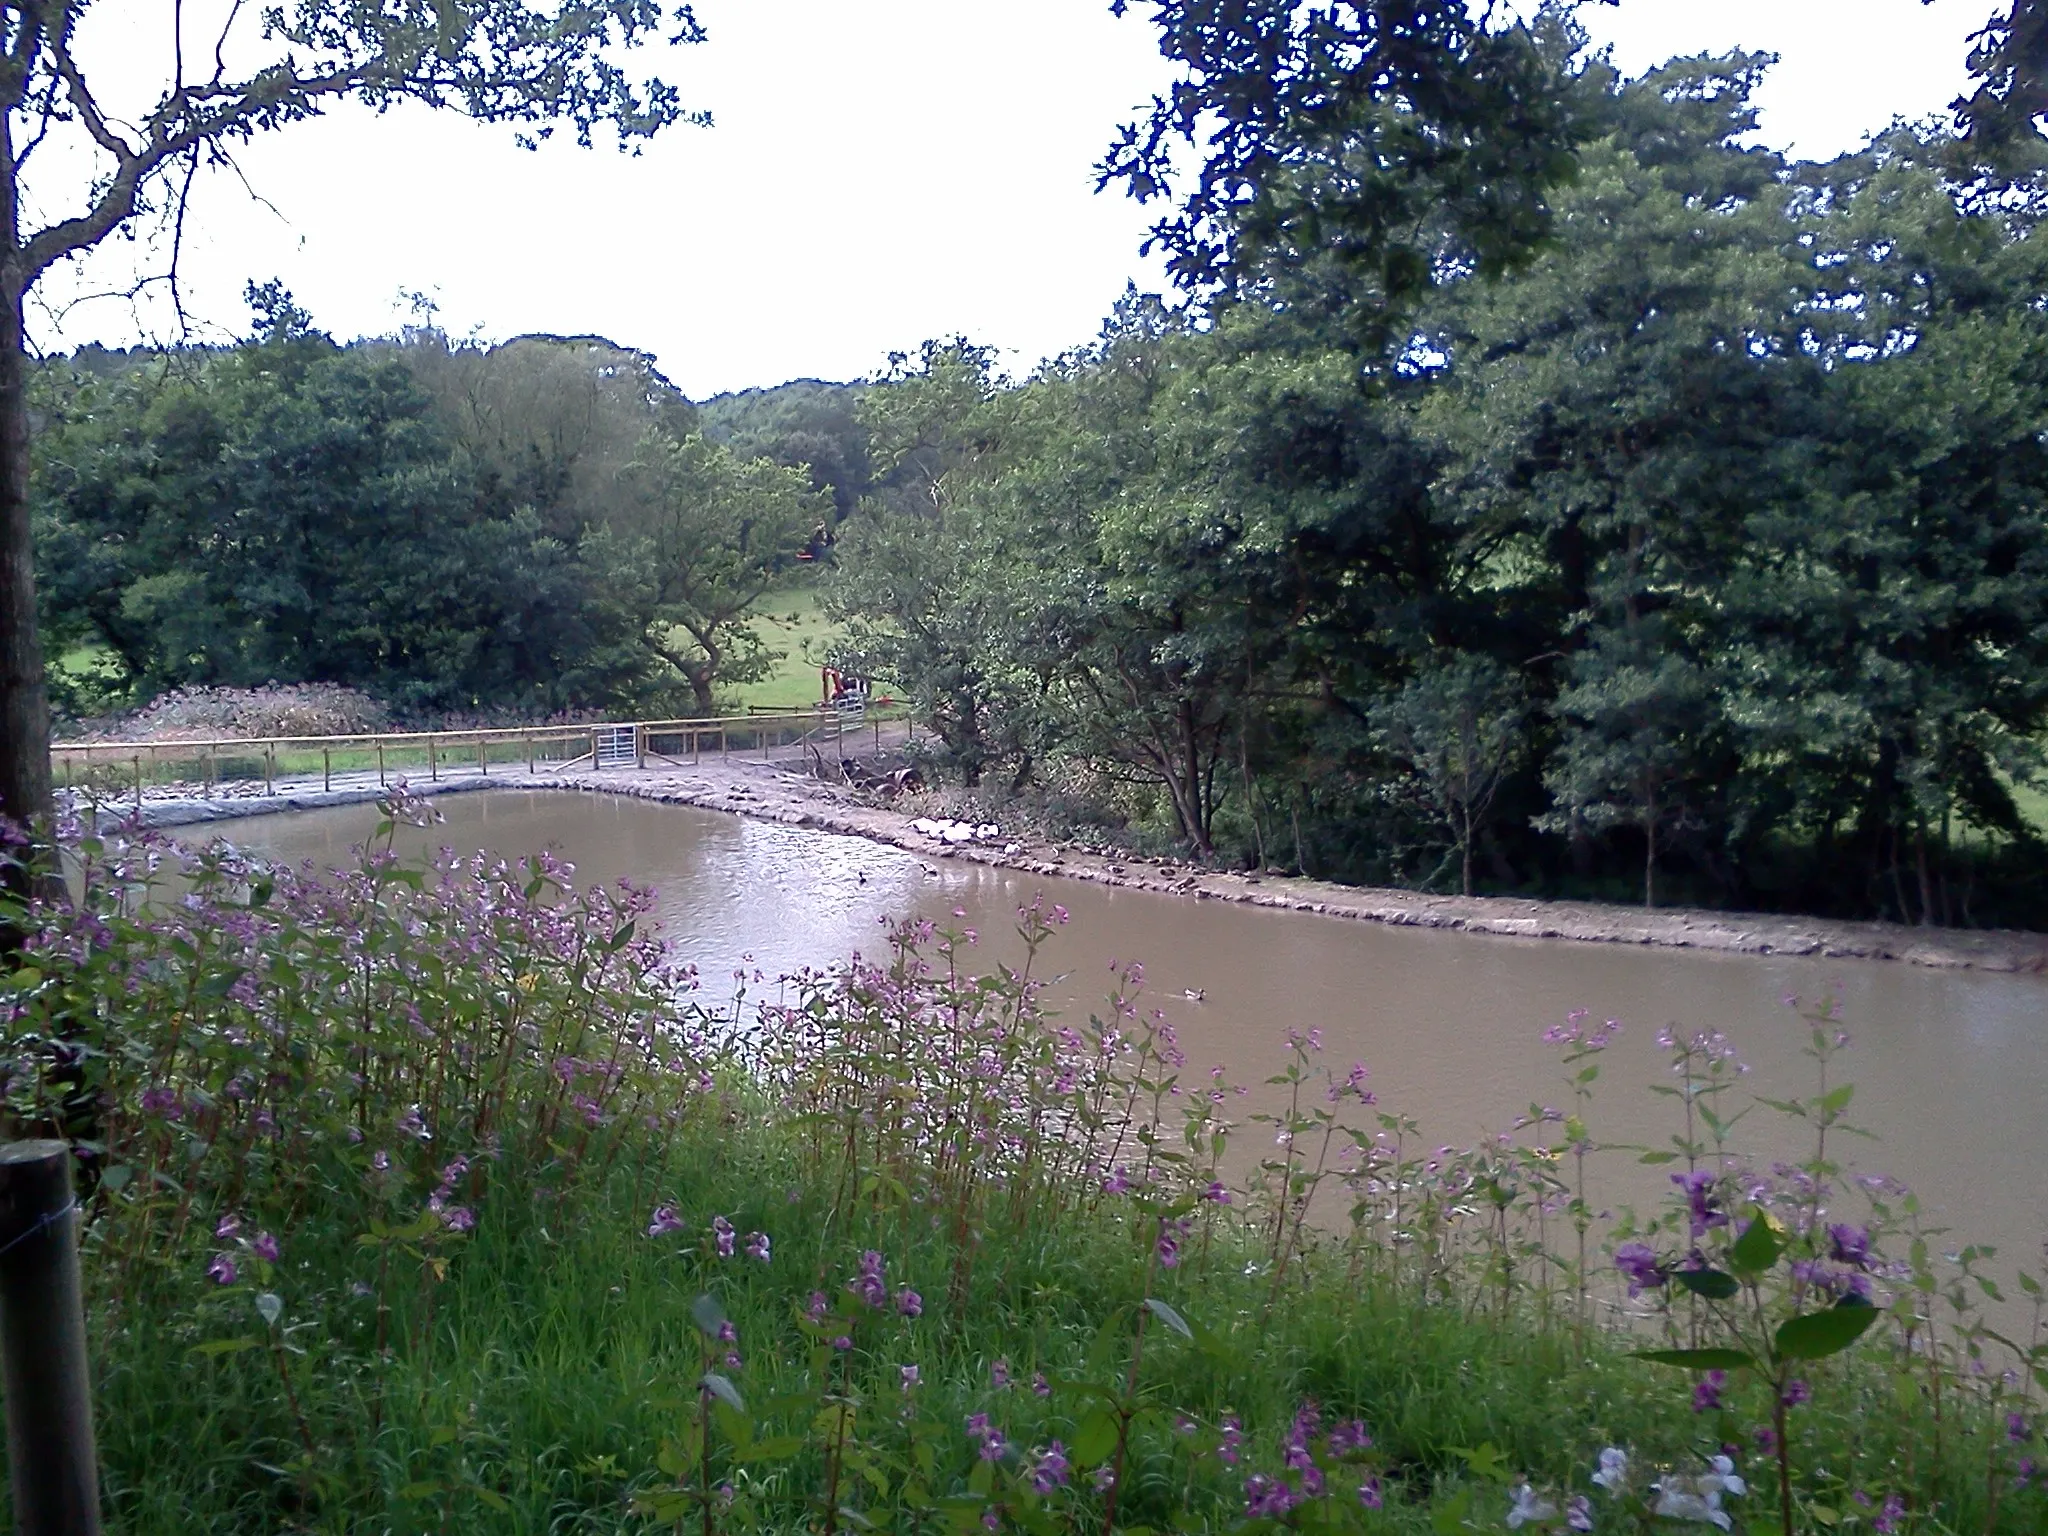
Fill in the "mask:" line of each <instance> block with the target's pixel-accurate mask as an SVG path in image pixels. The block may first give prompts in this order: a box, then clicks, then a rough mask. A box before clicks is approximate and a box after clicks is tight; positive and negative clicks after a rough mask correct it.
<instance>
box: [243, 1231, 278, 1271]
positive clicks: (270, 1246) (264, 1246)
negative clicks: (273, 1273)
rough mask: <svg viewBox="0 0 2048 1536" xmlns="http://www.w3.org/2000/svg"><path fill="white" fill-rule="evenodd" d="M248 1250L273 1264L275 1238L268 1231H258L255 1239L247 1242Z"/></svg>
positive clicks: (274, 1258) (275, 1247) (275, 1246)
mask: <svg viewBox="0 0 2048 1536" xmlns="http://www.w3.org/2000/svg"><path fill="white" fill-rule="evenodd" d="M249 1251H250V1252H251V1253H253V1254H255V1255H256V1257H257V1258H259V1259H262V1260H263V1261H264V1262H265V1263H268V1264H275V1263H276V1262H277V1239H276V1238H274V1237H272V1236H271V1235H270V1234H269V1233H268V1232H258V1233H257V1234H256V1240H255V1241H254V1242H252V1243H250V1244H249Z"/></svg>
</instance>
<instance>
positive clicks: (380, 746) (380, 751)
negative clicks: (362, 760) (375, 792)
mask: <svg viewBox="0 0 2048 1536" xmlns="http://www.w3.org/2000/svg"><path fill="white" fill-rule="evenodd" d="M377 787H378V788H379V789H382V788H383V787H384V743H383V742H381V741H380V742H378V743H377Z"/></svg>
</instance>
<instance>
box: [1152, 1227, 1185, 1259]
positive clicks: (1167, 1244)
mask: <svg viewBox="0 0 2048 1536" xmlns="http://www.w3.org/2000/svg"><path fill="white" fill-rule="evenodd" d="M1157 1251H1158V1254H1159V1267H1160V1268H1161V1269H1178V1268H1179V1267H1180V1236H1179V1234H1178V1233H1176V1232H1175V1231H1174V1229H1173V1227H1172V1226H1171V1224H1169V1223H1168V1222H1167V1221H1165V1220H1164V1219H1162V1220H1161V1221H1160V1223H1159V1243H1158V1247H1157Z"/></svg>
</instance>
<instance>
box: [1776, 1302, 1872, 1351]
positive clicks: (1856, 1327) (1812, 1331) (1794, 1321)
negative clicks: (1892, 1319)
mask: <svg viewBox="0 0 2048 1536" xmlns="http://www.w3.org/2000/svg"><path fill="white" fill-rule="evenodd" d="M1880 1316H1882V1313H1881V1312H1880V1311H1879V1310H1878V1309H1877V1308H1876V1307H1873V1306H1871V1305H1869V1304H1868V1303H1867V1302H1866V1303H1863V1304H1860V1305H1859V1304H1856V1303H1850V1304H1848V1305H1843V1306H1834V1307H1830V1308H1828V1309H1827V1311H1825V1312H1807V1313H1804V1314H1802V1315H1801V1316H1799V1317H1792V1318H1787V1319H1786V1320H1785V1321H1784V1322H1783V1323H1781V1324H1779V1326H1778V1331H1777V1333H1776V1334H1775V1335H1774V1336H1773V1337H1772V1339H1771V1349H1772V1351H1773V1352H1774V1353H1775V1354H1776V1355H1777V1357H1778V1358H1779V1359H1780V1360H1825V1359H1826V1358H1827V1357H1828V1356H1829V1355H1837V1354H1840V1353H1841V1352H1842V1351H1843V1350H1845V1349H1847V1348H1848V1347H1849V1346H1850V1345H1851V1344H1854V1343H1855V1342H1856V1341H1857V1340H1858V1339H1860V1338H1862V1337H1863V1335H1864V1333H1865V1332H1866V1331H1867V1330H1868V1329H1869V1327H1870V1325H1871V1324H1872V1323H1874V1322H1876V1321H1877V1320H1878V1318H1879V1317H1880Z"/></svg>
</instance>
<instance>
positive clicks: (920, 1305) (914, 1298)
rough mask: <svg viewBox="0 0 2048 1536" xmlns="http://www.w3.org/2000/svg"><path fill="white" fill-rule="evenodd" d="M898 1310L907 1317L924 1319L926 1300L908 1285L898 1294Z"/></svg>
mask: <svg viewBox="0 0 2048 1536" xmlns="http://www.w3.org/2000/svg"><path fill="white" fill-rule="evenodd" d="M896 1310H897V1311H898V1312H901V1313H902V1314H903V1315H904V1316H905V1317H923V1316H924V1298H923V1297H922V1296H920V1295H918V1294H917V1292H915V1291H913V1290H912V1289H911V1288H910V1287H909V1286H907V1285H906V1286H905V1287H903V1289H902V1290H900V1291H898V1292H897V1293H896Z"/></svg>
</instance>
